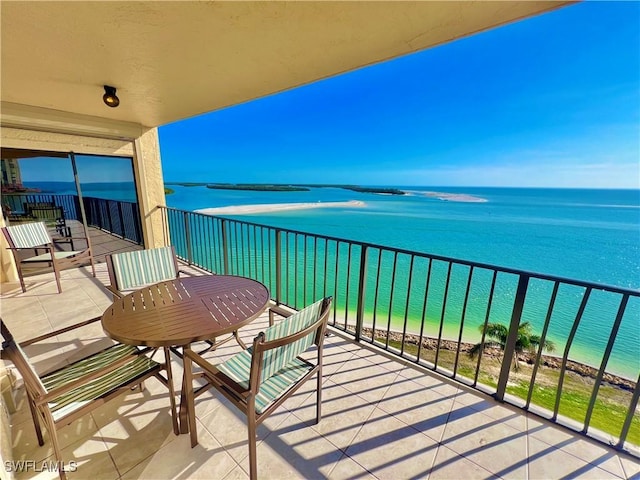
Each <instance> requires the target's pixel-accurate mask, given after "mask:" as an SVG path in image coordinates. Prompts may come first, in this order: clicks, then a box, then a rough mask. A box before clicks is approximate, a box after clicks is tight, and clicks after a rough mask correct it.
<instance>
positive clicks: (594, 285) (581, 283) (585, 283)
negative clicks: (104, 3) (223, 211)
mask: <svg viewBox="0 0 640 480" xmlns="http://www.w3.org/2000/svg"><path fill="white" fill-rule="evenodd" d="M158 208H160V209H166V210H173V211H175V212H180V213H182V214H185V213H188V214H192V215H198V216H202V217H211V218H214V219H217V220H220V221H233V222H238V223H241V224H244V225H250V226H253V227H258V228H269V229H273V230H275V231H282V232H286V233H289V234H293V235H305V236H313V237H317V238H321V239H323V240H327V241H332V242H343V243H344V242H346V243H350V244H352V245H358V246H360V247H362V248H367V249H369V248H376V249H380V250H387V251H391V252H394V253H399V254H406V255H413V256H417V257H421V258H427V259H431V260H438V261H443V262H450V263H456V264H460V265H465V266H468V267H475V268H485V269H488V270H495V271H498V272H501V273H507V274H513V275H518V276H526V277H530V278H537V279H540V280H549V281H552V282H560V283H566V284H569V285H574V286H578V287H587V288H591V289H595V290H606V291H609V292H612V293H620V294H623V295H624V294H629V295H634V296H637V295H640V288H638V289H634V288H628V287H620V286H617V285H608V284H604V283H598V282H592V281H589V280H578V279H575V278H570V277H562V276H559V275H553V274H546V273H540V272H534V271H530V270H522V269H518V268H511V267H502V266H499V265H493V264H490V263H484V262H474V261H472V260H465V259H461V258H456V257H447V256H444V255H438V254H431V253H426V252H418V251H415V250H409V249H405V248H398V247H392V246H389V245H380V244H377V243H370V242H363V241H360V240H351V239H348V238H340V237H334V236H331V235H323V234H319V233H312V232H305V231H302V230H293V229H290V228H283V227H276V226H273V225H264V224H260V223H255V222H247V221H245V220H238V219H237V218H229V217H224V216H218V215H209V214H206V213H200V212H193V211H189V210H183V209H179V208H174V207H167V206H162V205H160V206H158Z"/></svg>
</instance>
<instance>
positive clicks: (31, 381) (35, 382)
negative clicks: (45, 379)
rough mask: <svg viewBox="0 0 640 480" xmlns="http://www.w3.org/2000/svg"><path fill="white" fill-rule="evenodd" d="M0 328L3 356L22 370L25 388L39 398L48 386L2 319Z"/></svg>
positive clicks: (19, 370)
mask: <svg viewBox="0 0 640 480" xmlns="http://www.w3.org/2000/svg"><path fill="white" fill-rule="evenodd" d="M0 329H1V332H2V338H3V342H2V356H3V358H5V356H6V357H7V359H8V360H10V361H11V362H12V363H13V364H14V366H15V367H16V368H17V369H18V372H20V375H21V376H22V380H23V382H24V385H25V388H27V389H28V391H29V393H30V395H31V396H32V397H33V399H37V398H39V397H40V396H42V395H45V394H46V393H47V388H46V387H45V386H44V383H42V380H41V379H40V377H39V376H38V373H37V372H36V370H35V368H33V365H31V362H30V361H29V357H27V355H26V353H24V350H22V347H20V345H19V344H18V343H17V342H16V341H15V339H14V338H13V335H12V334H11V332H10V331H9V329H8V328H7V325H6V324H5V323H4V322H3V321H1V320H0Z"/></svg>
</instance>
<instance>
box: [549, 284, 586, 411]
mask: <svg viewBox="0 0 640 480" xmlns="http://www.w3.org/2000/svg"><path fill="white" fill-rule="evenodd" d="M590 295H591V287H587V289H586V291H585V292H584V297H582V302H581V303H580V308H578V313H577V314H576V319H575V320H574V322H573V325H572V327H571V331H570V332H569V337H568V338H567V345H566V346H565V349H564V354H563V355H562V366H561V367H560V378H559V380H558V391H557V392H556V402H555V405H554V407H553V416H552V417H551V418H552V420H553V421H555V420H556V419H557V418H558V410H559V409H560V397H561V395H562V386H563V384H564V375H565V371H566V369H567V360H568V357H569V350H570V349H571V344H572V343H573V338H574V337H575V335H576V331H577V330H578V325H580V320H581V319H582V314H583V313H584V309H585V308H586V306H587V302H588V301H589V296H590Z"/></svg>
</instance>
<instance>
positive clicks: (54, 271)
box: [53, 264, 62, 293]
mask: <svg viewBox="0 0 640 480" xmlns="http://www.w3.org/2000/svg"><path fill="white" fill-rule="evenodd" d="M53 274H54V275H55V276H56V285H58V293H62V285H60V272H59V271H58V269H57V268H56V265H55V264H54V265H53Z"/></svg>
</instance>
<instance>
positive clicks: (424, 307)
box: [416, 258, 432, 363]
mask: <svg viewBox="0 0 640 480" xmlns="http://www.w3.org/2000/svg"><path fill="white" fill-rule="evenodd" d="M431 262H432V259H431V258H429V266H428V267H427V280H426V282H425V286H424V301H423V302H422V319H421V321H420V337H419V338H418V356H417V358H416V361H417V362H418V363H420V358H421V354H422V338H423V336H424V324H425V320H426V315H427V299H428V298H429V283H430V282H431Z"/></svg>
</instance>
